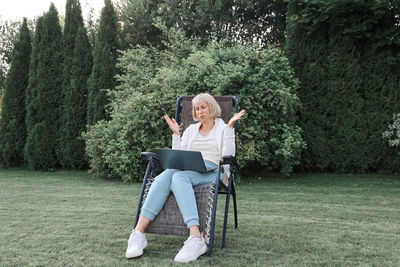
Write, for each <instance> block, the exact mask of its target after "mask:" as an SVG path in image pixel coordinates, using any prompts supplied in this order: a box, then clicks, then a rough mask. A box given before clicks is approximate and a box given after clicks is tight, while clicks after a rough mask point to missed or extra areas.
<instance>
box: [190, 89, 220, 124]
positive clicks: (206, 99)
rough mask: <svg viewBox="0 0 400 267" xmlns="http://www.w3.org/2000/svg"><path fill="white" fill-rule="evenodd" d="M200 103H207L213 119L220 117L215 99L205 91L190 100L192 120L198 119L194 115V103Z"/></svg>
mask: <svg viewBox="0 0 400 267" xmlns="http://www.w3.org/2000/svg"><path fill="white" fill-rule="evenodd" d="M200 103H206V104H207V105H208V108H209V109H210V116H211V118H213V119H215V118H217V117H221V107H220V106H219V105H218V103H217V101H215V98H214V97H212V95H210V94H207V93H205V94H199V95H197V96H196V97H195V98H193V100H192V115H193V120H194V121H198V120H199V119H198V118H197V117H196V109H195V105H198V104H200Z"/></svg>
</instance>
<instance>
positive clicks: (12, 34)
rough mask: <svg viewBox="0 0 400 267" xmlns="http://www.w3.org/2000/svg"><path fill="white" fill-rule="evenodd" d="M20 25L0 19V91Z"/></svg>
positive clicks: (2, 87)
mask: <svg viewBox="0 0 400 267" xmlns="http://www.w3.org/2000/svg"><path fill="white" fill-rule="evenodd" d="M20 28H21V23H20V22H16V21H8V20H3V19H2V18H1V17H0V91H2V90H3V89H4V86H5V85H4V83H5V80H6V75H7V73H8V70H9V68H10V64H11V57H12V51H13V49H14V43H15V41H16V40H17V38H18V30H19V29H20Z"/></svg>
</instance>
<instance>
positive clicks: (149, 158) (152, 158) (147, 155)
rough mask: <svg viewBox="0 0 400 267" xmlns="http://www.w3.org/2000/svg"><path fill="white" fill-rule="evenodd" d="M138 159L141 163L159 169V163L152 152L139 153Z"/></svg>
mask: <svg viewBox="0 0 400 267" xmlns="http://www.w3.org/2000/svg"><path fill="white" fill-rule="evenodd" d="M140 157H141V159H142V160H143V161H146V162H149V161H150V162H151V163H152V164H153V167H155V168H156V169H158V168H160V167H161V164H160V161H159V159H158V156H157V154H156V153H153V152H140Z"/></svg>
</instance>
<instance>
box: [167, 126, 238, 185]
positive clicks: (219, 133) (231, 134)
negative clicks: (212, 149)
mask: <svg viewBox="0 0 400 267" xmlns="http://www.w3.org/2000/svg"><path fill="white" fill-rule="evenodd" d="M200 126H201V122H199V123H195V124H192V125H190V126H189V127H187V128H186V130H185V131H184V132H183V135H182V137H181V136H179V135H174V134H173V135H172V149H180V150H189V148H190V146H191V144H192V142H193V140H194V139H195V138H196V136H197V134H198V133H199V129H200ZM215 128H216V137H217V143H218V151H220V153H221V154H220V157H221V159H222V157H223V156H235V130H234V129H231V128H229V127H228V125H227V124H225V122H224V121H223V120H222V119H220V118H216V119H215ZM221 151H222V152H221ZM229 174H230V172H229V165H225V166H224V176H225V177H224V183H225V184H227V178H228V177H229Z"/></svg>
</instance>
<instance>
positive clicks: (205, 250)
mask: <svg viewBox="0 0 400 267" xmlns="http://www.w3.org/2000/svg"><path fill="white" fill-rule="evenodd" d="M206 252H207V246H206V247H205V248H204V251H202V252H201V253H200V254H199V255H198V256H197V257H196V258H195V259H192V260H189V261H177V260H175V259H174V261H175V262H179V263H188V262H191V261H195V260H197V259H198V258H199V257H200V256H201V255H203V254H204V253H206Z"/></svg>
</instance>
